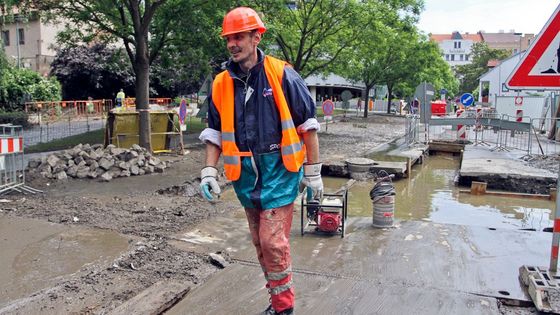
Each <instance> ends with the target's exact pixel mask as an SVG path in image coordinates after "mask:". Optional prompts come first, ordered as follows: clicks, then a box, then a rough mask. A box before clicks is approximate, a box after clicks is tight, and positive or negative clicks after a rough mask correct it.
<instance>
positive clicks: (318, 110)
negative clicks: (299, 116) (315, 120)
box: [316, 106, 344, 117]
mask: <svg viewBox="0 0 560 315" xmlns="http://www.w3.org/2000/svg"><path fill="white" fill-rule="evenodd" d="M316 113H317V117H325V113H323V108H322V107H321V106H318V107H316ZM332 114H333V116H334V115H340V114H344V109H339V108H335V110H334V111H333V113H332Z"/></svg>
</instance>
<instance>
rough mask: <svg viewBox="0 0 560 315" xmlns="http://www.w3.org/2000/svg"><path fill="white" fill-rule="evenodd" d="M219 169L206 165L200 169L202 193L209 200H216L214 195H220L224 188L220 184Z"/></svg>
mask: <svg viewBox="0 0 560 315" xmlns="http://www.w3.org/2000/svg"><path fill="white" fill-rule="evenodd" d="M217 177H218V169H216V168H215V167H213V166H206V167H205V168H203V169H202V170H200V194H201V195H202V197H204V199H206V200H208V201H215V200H214V195H216V196H218V197H219V196H220V193H221V192H222V190H221V189H220V185H218V180H217Z"/></svg>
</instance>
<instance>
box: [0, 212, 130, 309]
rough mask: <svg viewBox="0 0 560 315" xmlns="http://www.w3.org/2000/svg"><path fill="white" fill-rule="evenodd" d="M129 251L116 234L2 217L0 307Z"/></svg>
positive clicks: (124, 241) (124, 238) (126, 242)
mask: <svg viewBox="0 0 560 315" xmlns="http://www.w3.org/2000/svg"><path fill="white" fill-rule="evenodd" d="M127 248H128V239H127V238H126V237H123V236H121V235H119V234H117V233H115V232H111V231H107V230H93V229H87V228H83V227H72V226H65V225H60V224H53V223H49V222H44V221H39V220H33V219H23V218H12V217H4V216H0V252H1V254H0V266H2V268H0V284H1V285H0V306H1V305H2V304H3V303H6V302H8V301H11V300H13V299H17V298H21V297H25V296H28V295H29V294H31V293H33V292H35V291H37V290H40V289H43V288H46V287H49V286H51V285H54V284H56V282H57V281H58V280H59V279H60V277H61V276H64V275H68V274H71V273H74V272H77V271H78V270H80V268H82V267H83V266H84V265H86V264H88V263H99V262H104V261H109V260H113V259H115V258H116V257H117V256H118V255H119V254H120V253H121V252H123V251H125V250H126V249H127Z"/></svg>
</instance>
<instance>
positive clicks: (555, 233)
mask: <svg viewBox="0 0 560 315" xmlns="http://www.w3.org/2000/svg"><path fill="white" fill-rule="evenodd" d="M559 189H560V167H559V168H558V178H557V179H556V191H559ZM558 208H560V198H558V197H556V208H554V228H553V230H552V248H551V251H550V267H549V271H552V272H556V268H557V267H558V245H559V244H560V217H559V216H560V211H558Z"/></svg>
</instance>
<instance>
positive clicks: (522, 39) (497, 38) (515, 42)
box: [479, 30, 535, 55]
mask: <svg viewBox="0 0 560 315" xmlns="http://www.w3.org/2000/svg"><path fill="white" fill-rule="evenodd" d="M479 34H480V36H481V37H482V41H483V42H485V43H486V45H488V47H489V48H492V49H502V50H507V51H509V52H510V53H511V55H515V54H517V53H519V52H521V51H524V50H526V49H527V48H528V47H529V45H530V44H531V41H532V40H533V39H534V38H535V34H522V33H515V32H514V31H513V30H511V31H510V32H509V33H505V32H498V33H485V32H479Z"/></svg>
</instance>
